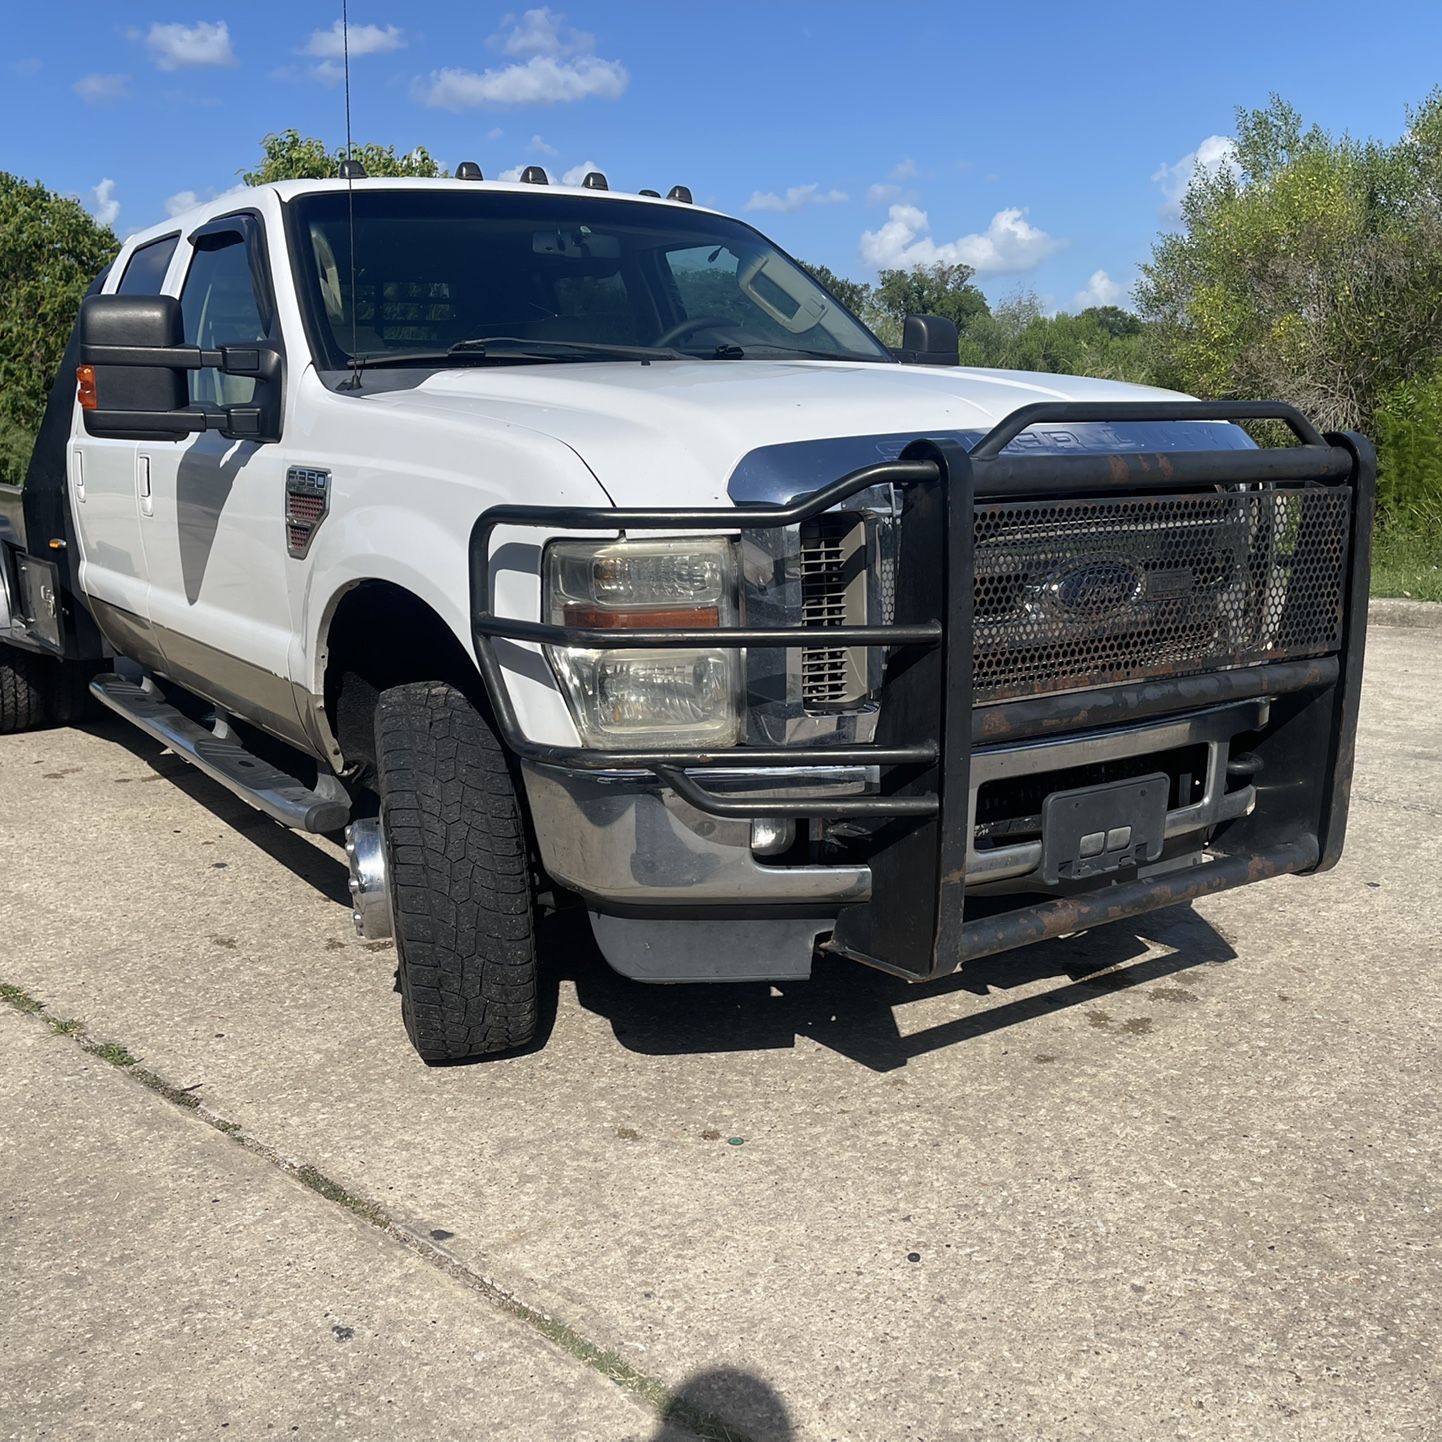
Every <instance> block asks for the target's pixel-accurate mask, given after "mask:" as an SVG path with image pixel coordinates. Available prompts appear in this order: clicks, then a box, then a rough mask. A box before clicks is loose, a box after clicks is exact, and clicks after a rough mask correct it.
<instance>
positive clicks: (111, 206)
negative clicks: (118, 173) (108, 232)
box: [90, 177, 120, 225]
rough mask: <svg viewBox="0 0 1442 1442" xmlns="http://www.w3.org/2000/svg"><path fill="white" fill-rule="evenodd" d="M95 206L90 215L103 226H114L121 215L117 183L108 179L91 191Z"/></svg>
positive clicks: (91, 208) (92, 207)
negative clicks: (116, 189)
mask: <svg viewBox="0 0 1442 1442" xmlns="http://www.w3.org/2000/svg"><path fill="white" fill-rule="evenodd" d="M90 193H91V195H93V196H94V197H95V204H94V205H92V206H91V207H90V213H91V215H93V216H94V217H95V218H96V220H98V221H99V222H100V224H101V225H114V224H115V221H116V218H117V217H118V216H119V214H120V202H119V201H118V200H116V198H115V182H114V181H113V180H111V179H109V178H108V177H107V178H106V179H105V180H102V181H101V182H100V184H99V185H97V186H95V187H94V188H93V189H92V190H91V192H90Z"/></svg>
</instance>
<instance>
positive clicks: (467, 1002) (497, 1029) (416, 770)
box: [375, 682, 537, 1062]
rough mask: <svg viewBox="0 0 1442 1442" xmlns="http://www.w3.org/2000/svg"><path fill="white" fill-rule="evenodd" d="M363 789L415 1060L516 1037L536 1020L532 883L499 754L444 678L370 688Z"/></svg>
mask: <svg viewBox="0 0 1442 1442" xmlns="http://www.w3.org/2000/svg"><path fill="white" fill-rule="evenodd" d="M375 761H376V789H377V790H378V792H379V793H380V820H381V834H382V837H383V840H384V845H385V856H386V870H387V873H388V883H389V890H390V899H391V911H392V917H393V921H394V930H395V941H396V953H397V958H398V966H397V970H398V974H399V980H400V990H401V1016H402V1019H403V1020H404V1022H405V1026H406V1031H407V1033H408V1034H409V1036H410V1039H411V1043H412V1045H413V1046H414V1047H415V1049H416V1051H417V1052H419V1053H420V1055H421V1057H422V1058H423V1059H424V1060H425V1061H427V1062H441V1061H458V1060H461V1059H463V1058H465V1057H475V1056H484V1055H490V1054H493V1053H496V1052H505V1051H511V1050H514V1049H515V1048H516V1047H520V1046H524V1045H525V1044H526V1043H527V1042H529V1041H530V1040H531V1039H532V1037H533V1036H534V1035H535V1031H536V970H537V966H536V936H535V888H534V884H533V881H532V874H531V864H530V856H529V853H528V850H527V846H526V829H525V820H524V817H523V815H522V811H521V803H520V798H519V797H518V795H517V794H516V784H515V781H514V779H513V777H512V774H511V770H510V767H509V766H508V764H507V761H506V755H505V752H504V751H503V750H502V748H501V744H500V742H499V741H498V740H497V738H496V735H495V733H494V732H493V731H492V730H491V728H490V726H489V725H488V724H487V723H486V720H485V718H484V717H482V716H481V714H480V713H479V712H478V711H477V710H476V708H475V707H474V706H473V705H472V704H471V703H470V702H469V701H468V700H467V699H466V698H465V696H463V695H462V694H461V692H460V691H458V690H456V688H455V687H454V686H450V685H446V684H444V683H441V682H420V683H417V684H412V685H405V686H393V687H391V688H390V689H389V690H387V691H385V692H383V693H382V694H381V697H380V700H379V701H378V703H377V705H376V716H375Z"/></svg>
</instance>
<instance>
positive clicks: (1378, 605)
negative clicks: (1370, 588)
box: [1367, 596, 1442, 631]
mask: <svg viewBox="0 0 1442 1442" xmlns="http://www.w3.org/2000/svg"><path fill="white" fill-rule="evenodd" d="M1367 621H1368V624H1369V625H1373V626H1404V627H1408V628H1410V629H1417V630H1428V631H1439V630H1442V601H1404V600H1401V599H1400V598H1398V597H1394V596H1374V597H1373V598H1372V600H1370V601H1369V602H1368V603H1367Z"/></svg>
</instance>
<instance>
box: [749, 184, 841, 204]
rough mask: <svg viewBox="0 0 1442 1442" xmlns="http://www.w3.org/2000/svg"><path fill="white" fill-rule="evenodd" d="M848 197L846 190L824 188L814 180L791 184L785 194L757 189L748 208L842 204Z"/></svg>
mask: <svg viewBox="0 0 1442 1442" xmlns="http://www.w3.org/2000/svg"><path fill="white" fill-rule="evenodd" d="M846 199H847V194H846V192H845V191H844V190H822V188H821V187H820V186H819V185H817V184H815V183H814V182H813V183H812V184H811V185H792V186H789V187H788V188H787V191H786V193H785V195H777V193H776V192H775V191H774V190H758V191H755V192H753V194H752V196H751V199H750V200H748V201H747V202H746V209H747V210H780V211H792V210H800V209H801V207H802V206H803V205H840V204H841V202H842V201H843V200H846Z"/></svg>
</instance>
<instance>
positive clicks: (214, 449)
mask: <svg viewBox="0 0 1442 1442" xmlns="http://www.w3.org/2000/svg"><path fill="white" fill-rule="evenodd" d="M181 256H182V261H183V262H184V265H185V275H184V280H183V282H182V283H181V287H180V307H181V313H182V315H183V317H184V321H185V342H186V344H187V345H198V346H202V347H205V348H214V347H218V346H221V345H228V344H232V343H236V342H242V341H256V340H273V341H276V342H277V343H279V339H280V336H279V322H278V320H277V318H276V314H275V305H274V300H273V291H272V288H271V284H270V271H269V261H268V257H267V252H266V246H265V232H264V224H263V222H262V220H261V218H260V217H259V216H258V215H256V214H255V213H254V212H250V211H248V212H245V213H242V214H238V215H233V216H226V217H223V218H222V219H219V220H213V221H209V222H207V223H206V224H205V225H204V226H202V227H201V228H200V229H199V230H197V231H196V232H195V233H194V234H192V235H190V236H189V237H187V238H186V240H185V241H184V242H183V243H182V246H181ZM255 385H256V382H255V381H254V380H253V379H249V378H246V377H239V376H225V375H221V374H220V373H219V372H218V371H215V370H202V371H193V372H191V377H190V399H191V401H192V403H196V404H207V405H243V404H245V403H246V402H247V401H249V400H250V399H251V397H252V395H253V393H254V388H255ZM136 460H137V464H138V465H139V466H140V468H141V469H142V471H148V475H149V486H150V495H151V513H150V514H148V515H142V517H141V531H142V534H143V536H144V541H145V557H146V564H147V569H148V571H149V576H150V613H151V619H152V623H153V625H154V627H155V634H156V639H157V640H158V642H159V644H160V647H161V650H162V651H163V652H164V655H165V670H166V672H167V674H168V675H170V676H172V677H174V678H175V680H177V681H179V682H181V683H182V684H183V685H187V686H190V687H192V688H193V689H195V690H196V691H199V692H200V693H201V694H202V695H205V696H208V697H210V698H211V699H212V700H214V701H216V702H218V703H219V704H221V705H222V706H224V707H226V709H228V710H230V711H233V712H234V713H235V714H237V715H239V716H243V717H245V718H246V719H248V720H251V721H255V722H257V723H259V724H261V725H263V726H265V727H267V728H268V729H270V730H272V731H276V732H279V733H280V734H281V735H283V736H287V737H290V738H292V739H301V740H303V737H304V733H303V732H302V730H301V728H300V719H299V715H298V712H297V709H296V704H295V698H294V695H293V693H292V690H291V685H290V680H289V674H288V658H289V652H290V640H291V621H290V601H289V586H288V577H287V575H286V562H287V551H286V535H285V462H284V460H283V458H282V447H281V446H280V445H275V444H270V445H257V444H255V443H254V442H251V441H234V440H227V439H225V438H224V437H223V436H221V435H220V434H219V432H217V431H203V432H201V433H199V434H197V435H190V436H186V437H184V438H183V439H181V440H177V441H164V440H161V441H151V440H147V441H142V442H141V443H140V444H139V446H138V447H137V455H136Z"/></svg>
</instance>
